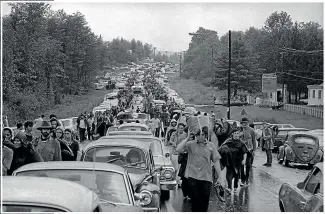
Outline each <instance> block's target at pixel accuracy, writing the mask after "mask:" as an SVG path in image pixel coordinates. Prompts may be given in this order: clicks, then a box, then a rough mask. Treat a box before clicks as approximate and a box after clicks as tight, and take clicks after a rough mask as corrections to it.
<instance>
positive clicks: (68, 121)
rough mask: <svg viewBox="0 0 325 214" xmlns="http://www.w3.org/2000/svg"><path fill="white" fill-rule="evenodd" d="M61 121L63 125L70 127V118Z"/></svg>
mask: <svg viewBox="0 0 325 214" xmlns="http://www.w3.org/2000/svg"><path fill="white" fill-rule="evenodd" d="M61 122H62V125H63V126H64V127H69V126H70V125H71V121H70V120H62V121H61Z"/></svg>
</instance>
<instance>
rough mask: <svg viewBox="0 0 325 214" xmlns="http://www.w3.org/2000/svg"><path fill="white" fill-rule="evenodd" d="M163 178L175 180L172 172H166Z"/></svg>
mask: <svg viewBox="0 0 325 214" xmlns="http://www.w3.org/2000/svg"><path fill="white" fill-rule="evenodd" d="M163 176H164V177H165V178H166V179H167V180H170V179H172V178H173V172H172V171H171V170H168V169H167V170H165V171H164V174H163Z"/></svg>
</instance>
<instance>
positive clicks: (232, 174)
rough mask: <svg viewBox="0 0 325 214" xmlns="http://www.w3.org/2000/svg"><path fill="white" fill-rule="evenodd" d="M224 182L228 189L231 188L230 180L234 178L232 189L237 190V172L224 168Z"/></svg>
mask: <svg viewBox="0 0 325 214" xmlns="http://www.w3.org/2000/svg"><path fill="white" fill-rule="evenodd" d="M226 170H227V172H226V180H227V184H228V188H229V189H231V188H232V180H233V178H235V183H234V188H238V180H239V171H238V172H237V173H236V172H235V169H234V168H233V167H232V166H227V167H226Z"/></svg>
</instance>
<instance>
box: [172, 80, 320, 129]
mask: <svg viewBox="0 0 325 214" xmlns="http://www.w3.org/2000/svg"><path fill="white" fill-rule="evenodd" d="M169 80H170V83H169V84H170V87H171V88H172V89H175V90H176V91H177V93H178V94H179V95H180V96H181V97H182V98H183V99H184V100H185V102H186V103H189V104H196V105H211V104H212V103H213V101H212V99H213V91H212V89H211V88H208V87H205V86H203V85H202V84H200V83H199V82H198V81H194V80H187V79H181V78H180V77H179V76H170V78H169ZM223 93H224V92H222V91H219V92H217V93H216V96H219V95H223ZM243 109H244V110H245V111H246V113H247V115H248V117H250V118H251V119H252V120H254V121H262V120H266V121H268V122H270V123H286V124H288V123H289V124H292V125H294V126H295V127H300V128H308V129H322V128H323V120H322V119H319V118H316V117H311V116H307V115H301V114H296V113H292V112H287V111H281V110H280V111H275V110H271V109H269V108H260V107H258V106H245V107H236V106H234V107H231V109H230V113H231V119H236V120H239V119H240V117H241V116H240V113H241V111H242V110H243ZM197 110H198V111H203V112H211V111H214V112H217V111H219V112H220V114H221V115H222V116H223V117H226V113H227V108H226V107H224V106H216V107H213V106H206V107H197Z"/></svg>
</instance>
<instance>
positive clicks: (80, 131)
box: [79, 128, 86, 142]
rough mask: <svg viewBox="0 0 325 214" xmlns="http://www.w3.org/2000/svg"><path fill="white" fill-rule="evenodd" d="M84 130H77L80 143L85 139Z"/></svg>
mask: <svg viewBox="0 0 325 214" xmlns="http://www.w3.org/2000/svg"><path fill="white" fill-rule="evenodd" d="M85 133H86V129H83V128H79V136H80V142H83V141H84V140H85V138H86V136H85Z"/></svg>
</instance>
